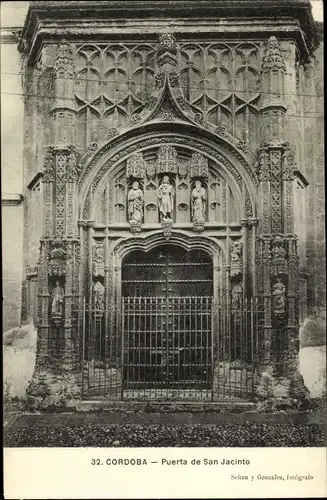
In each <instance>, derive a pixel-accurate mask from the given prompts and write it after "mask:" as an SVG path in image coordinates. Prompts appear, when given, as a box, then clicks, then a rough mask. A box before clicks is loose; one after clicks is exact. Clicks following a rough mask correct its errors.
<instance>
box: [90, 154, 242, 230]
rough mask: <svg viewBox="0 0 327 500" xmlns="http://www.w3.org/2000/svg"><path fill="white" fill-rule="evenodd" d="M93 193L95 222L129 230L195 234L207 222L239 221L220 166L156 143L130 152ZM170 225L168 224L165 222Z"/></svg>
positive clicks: (235, 203)
mask: <svg viewBox="0 0 327 500" xmlns="http://www.w3.org/2000/svg"><path fill="white" fill-rule="evenodd" d="M103 189H104V191H103V193H102V194H99V195H96V197H95V198H96V202H97V205H98V206H97V209H96V217H97V218H98V222H101V223H104V224H106V225H108V226H110V225H115V224H119V225H120V227H124V224H126V225H127V224H128V225H129V226H130V230H131V231H132V232H133V233H138V232H140V231H142V228H148V229H149V228H151V227H154V226H156V225H161V226H162V225H163V224H164V225H165V227H166V226H168V225H170V226H171V225H173V226H174V225H179V224H183V225H184V227H187V225H189V228H190V229H192V228H193V230H194V231H196V232H201V231H203V230H204V229H205V226H206V224H226V225H227V224H229V223H236V222H239V221H240V218H241V217H240V207H239V203H238V201H237V199H236V196H235V194H234V191H233V189H232V188H231V186H230V184H229V182H228V181H227V179H226V177H225V175H224V174H223V172H221V173H220V172H219V167H218V168H217V166H216V165H215V166H214V165H212V166H211V165H210V164H209V162H208V159H207V158H206V157H205V156H204V155H203V154H201V153H199V152H194V153H192V152H191V151H190V150H184V149H183V148H182V147H181V148H179V147H175V146H171V145H163V146H158V147H156V148H152V149H150V150H147V151H144V152H138V153H134V154H133V155H131V156H130V157H129V158H128V160H127V161H126V162H122V164H121V167H118V168H117V169H116V174H115V176H114V177H113V178H111V179H110V180H108V183H107V184H106V185H105V186H104V187H103ZM168 223H169V224H168Z"/></svg>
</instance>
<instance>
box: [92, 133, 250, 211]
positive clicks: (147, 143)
mask: <svg viewBox="0 0 327 500" xmlns="http://www.w3.org/2000/svg"><path fill="white" fill-rule="evenodd" d="M162 144H176V145H179V144H180V145H182V146H185V147H190V148H193V149H195V150H197V151H199V150H200V151H201V153H202V154H206V155H208V156H211V157H212V158H214V159H215V160H217V161H218V162H219V163H221V164H222V165H223V166H224V167H225V169H226V171H227V172H229V174H230V175H232V177H233V178H234V179H235V181H236V182H237V184H238V187H239V189H240V191H242V185H243V179H242V176H241V174H240V173H239V170H238V169H236V168H235V166H234V165H233V163H232V162H231V161H230V160H229V159H228V158H227V157H226V156H223V155H222V154H221V153H219V152H218V151H217V150H216V149H215V148H213V147H211V146H208V145H205V144H202V143H200V144H199V143H198V141H196V140H195V139H193V138H190V137H181V136H177V137H174V136H171V137H170V136H164V137H154V138H149V139H144V140H142V141H140V142H138V143H135V144H132V145H130V146H129V147H126V148H125V149H121V150H120V151H118V152H117V153H116V154H115V155H114V156H113V157H111V158H110V159H109V160H107V161H106V162H104V163H103V164H102V167H101V168H100V169H99V170H98V172H97V173H96V175H95V177H94V179H93V183H92V187H93V192H95V190H96V188H97V187H98V185H99V184H100V182H101V180H102V179H103V178H104V176H105V174H106V172H108V170H110V168H111V167H113V166H114V165H115V164H117V163H118V162H119V161H120V160H122V159H123V158H126V157H127V156H128V155H130V154H133V153H135V152H137V151H139V150H141V149H145V148H149V147H151V146H156V145H162ZM105 151H106V148H104V149H103V153H104V152H105ZM93 163H94V159H93V161H92V162H91V163H90V164H89V166H88V167H89V168H90V165H92V164H93ZM242 164H243V166H246V168H245V170H246V173H247V174H248V175H249V176H250V178H251V180H252V181H253V185H254V184H255V183H256V182H257V179H256V176H255V175H254V173H253V171H252V169H251V168H250V166H249V165H248V164H247V163H246V162H244V159H243V161H242ZM89 168H88V170H89ZM83 178H85V173H84V175H83ZM252 192H253V188H252ZM251 198H252V200H253V195H252V196H251ZM252 205H253V202H252ZM253 215H255V214H254V213H253ZM88 217H89V216H88V215H87V213H85V210H84V213H83V218H84V219H85V218H88Z"/></svg>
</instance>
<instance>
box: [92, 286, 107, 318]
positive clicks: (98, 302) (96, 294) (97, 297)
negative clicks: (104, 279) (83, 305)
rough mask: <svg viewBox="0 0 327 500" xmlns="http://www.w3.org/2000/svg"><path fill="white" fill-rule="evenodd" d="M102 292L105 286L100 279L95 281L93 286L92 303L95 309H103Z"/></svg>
mask: <svg viewBox="0 0 327 500" xmlns="http://www.w3.org/2000/svg"><path fill="white" fill-rule="evenodd" d="M104 292H105V288H104V286H103V284H102V283H101V281H97V282H96V283H95V285H94V286H93V304H94V309H95V310H96V311H99V312H103V311H104Z"/></svg>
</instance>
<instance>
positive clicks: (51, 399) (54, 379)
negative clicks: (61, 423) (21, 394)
mask: <svg viewBox="0 0 327 500" xmlns="http://www.w3.org/2000/svg"><path fill="white" fill-rule="evenodd" d="M80 379H81V376H80V374H65V375H62V376H60V375H58V374H55V373H51V372H49V371H45V372H40V373H36V374H34V376H33V379H32V381H31V383H30V385H29V387H28V389H27V391H26V403H27V407H28V408H29V409H33V410H37V409H44V408H54V409H55V408H76V406H77V405H78V403H79V401H80V397H81V387H80V384H81V380H80Z"/></svg>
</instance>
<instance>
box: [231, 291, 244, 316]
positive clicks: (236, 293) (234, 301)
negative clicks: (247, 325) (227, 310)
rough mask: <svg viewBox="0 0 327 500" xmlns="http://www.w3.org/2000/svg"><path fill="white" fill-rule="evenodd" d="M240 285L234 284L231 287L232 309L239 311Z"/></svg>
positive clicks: (240, 305) (240, 304)
mask: <svg viewBox="0 0 327 500" xmlns="http://www.w3.org/2000/svg"><path fill="white" fill-rule="evenodd" d="M242 294H243V288H242V285H234V286H233V288H232V310H233V311H240V309H241V307H242Z"/></svg>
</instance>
